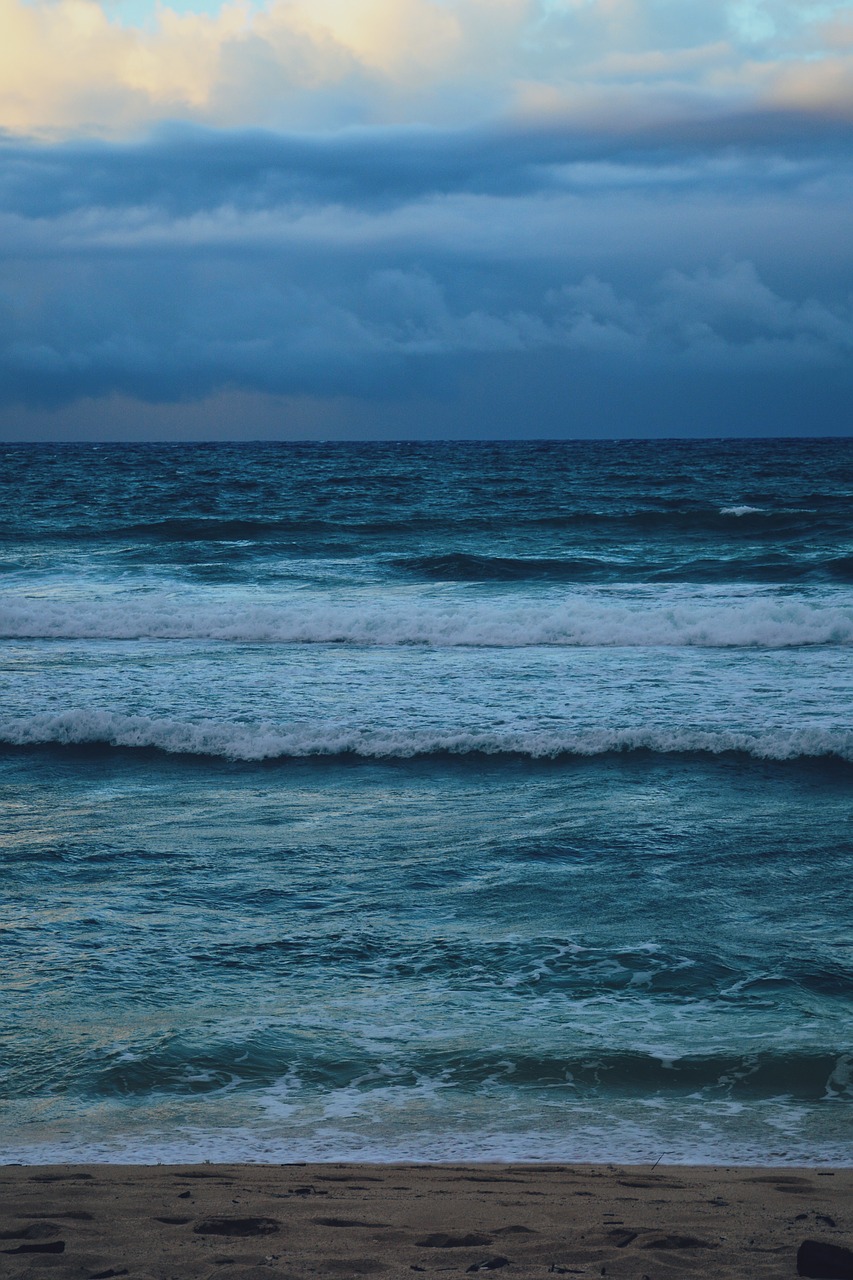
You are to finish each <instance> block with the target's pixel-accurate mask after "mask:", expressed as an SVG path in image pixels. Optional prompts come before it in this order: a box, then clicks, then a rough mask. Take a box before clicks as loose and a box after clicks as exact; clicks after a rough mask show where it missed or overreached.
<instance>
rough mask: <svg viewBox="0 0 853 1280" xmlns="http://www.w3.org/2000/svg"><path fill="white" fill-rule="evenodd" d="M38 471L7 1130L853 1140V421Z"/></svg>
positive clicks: (5, 658) (12, 475) (581, 1151)
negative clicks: (804, 436)
mask: <svg viewBox="0 0 853 1280" xmlns="http://www.w3.org/2000/svg"><path fill="white" fill-rule="evenodd" d="M0 476H2V492H0V515H2V527H0V533H2V544H0V545H2V600H0V663H2V688H0V791H2V830H0V841H1V842H2V872H3V874H2V890H1V891H2V899H3V909H2V921H1V922H0V923H2V929H0V964H2V995H0V1036H2V1062H0V1094H2V1117H3V1118H2V1125H0V1158H2V1159H3V1160H6V1161H9V1160H23V1161H44V1160H101V1159H103V1160H125V1161H146V1162H148V1161H155V1160H196V1159H217V1160H219V1159H223V1160H224V1159H245V1160H276V1161H277V1160H309V1159H319V1160H326V1159H343V1158H353V1159H372V1160H396V1159H406V1160H408V1159H417V1160H445V1159H453V1160H457V1159H524V1160H560V1161H563V1160H611V1159H616V1160H624V1161H627V1160H633V1161H650V1162H652V1161H655V1160H658V1159H662V1160H666V1161H714V1162H725V1163H735V1162H747V1161H753V1162H759V1161H762V1162H771V1163H790V1162H806V1163H813V1162H814V1163H819V1162H844V1163H850V1161H851V1159H853V1034H851V1014H853V928H851V924H853V824H851V818H853V787H852V786H851V784H853V518H852V517H853V442H851V441H842V440H836V441H820V440H818V441H775V442H774V441H764V442H732V441H713V442H693V443H688V442H645V443H633V442H618V443H594V444H593V443H506V444H435V443H434V444H358V445H356V444H281V445H278V444H268V445H267V444H264V445H236V444H235V445H196V446H178V445H176V446H166V445H163V446H160V445H156V446H154V445H152V446H114V447H111V446H100V447H99V446H88V445H79V446H54V445H42V446H31V447H28V446H19V445H15V446H5V447H3V448H2V450H0Z"/></svg>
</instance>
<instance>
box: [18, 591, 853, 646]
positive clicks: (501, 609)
mask: <svg viewBox="0 0 853 1280" xmlns="http://www.w3.org/2000/svg"><path fill="white" fill-rule="evenodd" d="M0 638H3V639H35V640H38V639H47V640H51V639H55V640H199V641H204V640H210V641H223V642H231V643H240V644H353V645H369V646H377V645H379V646H396V645H424V646H434V647H440V648H444V647H459V646H469V647H494V648H523V647H527V646H562V647H599V646H602V647H622V646H625V647H634V646H640V647H644V646H699V647H708V648H730V647H753V648H790V647H797V646H801V645H851V644H853V604H843V605H842V604H829V603H826V602H818V601H807V600H803V599H797V600H794V599H790V598H783V597H778V598H771V597H767V596H763V597H755V596H753V597H744V598H741V599H728V600H720V599H719V598H717V599H705V600H701V599H699V600H692V601H687V602H685V601H682V602H678V601H673V600H672V599H671V598H667V597H665V596H660V597H658V598H656V599H655V598H649V599H646V600H638V599H634V600H632V601H625V600H620V599H614V598H613V597H609V598H607V597H603V596H598V597H590V596H575V597H568V598H565V599H562V600H557V601H554V600H550V601H549V600H545V601H541V600H531V599H530V598H529V597H528V598H526V599H524V600H521V599H518V600H513V601H511V602H510V601H507V600H501V601H498V600H494V599H491V600H482V599H481V600H475V599H472V600H465V601H461V600H458V599H457V600H453V601H447V600H438V599H431V600H430V599H423V598H421V599H419V600H400V599H399V598H394V597H391V598H387V597H386V598H384V599H381V598H380V599H376V598H374V599H372V600H371V601H370V602H357V601H356V602H348V601H344V602H338V601H334V600H328V601H316V600H315V601H306V602H302V601H298V600H293V599H291V600H290V601H288V602H286V603H272V602H265V603H258V604H252V603H250V602H249V600H248V599H246V598H245V597H243V598H240V599H237V600H234V601H233V602H232V601H228V602H225V601H222V602H210V601H206V602H204V603H202V602H200V601H198V600H197V599H194V598H191V597H185V598H183V599H178V598H176V597H173V596H168V595H165V594H155V593H151V594H147V595H146V596H145V597H144V598H140V597H133V598H124V599H121V600H116V599H111V600H103V601H96V600H55V599H41V598H29V597H25V596H20V597H17V598H16V597H11V596H9V597H7V598H6V599H5V601H4V603H3V606H2V609H0Z"/></svg>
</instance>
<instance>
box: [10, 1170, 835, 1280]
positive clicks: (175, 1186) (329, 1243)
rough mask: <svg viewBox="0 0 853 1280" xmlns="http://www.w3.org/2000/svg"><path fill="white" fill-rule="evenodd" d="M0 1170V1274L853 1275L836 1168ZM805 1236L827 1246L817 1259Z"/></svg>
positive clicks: (15, 1278)
mask: <svg viewBox="0 0 853 1280" xmlns="http://www.w3.org/2000/svg"><path fill="white" fill-rule="evenodd" d="M0 1182H2V1199H0V1205H2V1213H0V1273H2V1275H3V1276H8V1277H10V1280H36V1278H37V1277H38V1278H41V1277H52V1278H54V1280H60V1278H64V1277H66V1276H67V1277H75V1278H76V1277H86V1280H110V1278H111V1277H119V1276H127V1277H128V1280H143V1278H151V1280H191V1278H192V1277H196V1276H198V1277H205V1280H207V1278H208V1277H221V1278H222V1280H285V1278H286V1277H309V1276H310V1277H316V1276H335V1277H347V1276H354V1277H355V1276H372V1275H377V1276H378V1275H381V1276H389V1277H392V1276H407V1277H411V1276H412V1275H413V1274H418V1273H420V1274H424V1275H429V1274H431V1273H439V1272H441V1273H456V1274H466V1273H469V1272H471V1273H476V1272H478V1271H502V1272H503V1273H504V1274H506V1275H507V1276H512V1275H517V1276H546V1275H568V1276H607V1277H613V1278H614V1280H618V1278H620V1277H624V1278H625V1280H629V1278H630V1280H643V1277H648V1280H657V1278H658V1277H660V1278H665V1277H673V1278H674V1277H685V1276H693V1275H696V1276H706V1275H707V1276H715V1277H720V1278H723V1277H756V1278H759V1277H768V1280H769V1278H770V1277H773V1280H781V1278H782V1277H785V1276H795V1275H797V1273H798V1251H800V1266H801V1268H802V1267H804V1268H805V1270H804V1271H801V1274H812V1275H826V1276H840V1275H848V1274H853V1271H847V1270H845V1269H844V1268H845V1266H846V1265H847V1263H846V1261H845V1252H844V1251H845V1250H846V1249H847V1248H849V1246H851V1245H853V1196H851V1192H853V1170H850V1169H792V1168H775V1169H769V1168H765V1169H760V1168H751V1169H750V1168H729V1169H722V1168H711V1167H701V1168H697V1167H692V1168H688V1167H683V1166H679V1167H662V1166H658V1167H657V1168H656V1169H651V1168H649V1167H626V1166H616V1165H586V1166H562V1165H561V1166H553V1165H548V1166H542V1165H539V1166H529V1165H526V1166H521V1165H452V1166H448V1165H442V1166H423V1165H351V1164H324V1165H193V1166H190V1165H184V1166H175V1165H162V1166H156V1167H144V1166H114V1165H89V1166H83V1165H65V1166H51V1167H34V1166H6V1167H4V1168H3V1169H2V1171H0ZM804 1241H814V1242H817V1243H818V1244H821V1245H829V1246H830V1249H829V1251H828V1252H826V1253H825V1254H824V1261H823V1262H821V1259H820V1254H819V1251H816V1250H814V1249H812V1247H811V1246H807V1248H806V1250H805V1252H803V1251H802V1248H801V1247H802V1245H803V1242H804ZM811 1257H813V1258H814V1259H816V1261H813V1262H811V1263H810V1261H809V1259H810V1258H811ZM826 1259H828V1261H826ZM850 1262H851V1263H853V1255H851V1257H850ZM809 1267H811V1269H809Z"/></svg>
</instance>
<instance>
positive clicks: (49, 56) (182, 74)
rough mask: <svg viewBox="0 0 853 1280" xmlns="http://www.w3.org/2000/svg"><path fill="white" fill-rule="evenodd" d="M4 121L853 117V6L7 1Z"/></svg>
mask: <svg viewBox="0 0 853 1280" xmlns="http://www.w3.org/2000/svg"><path fill="white" fill-rule="evenodd" d="M0 28H1V29H2V32H3V40H2V44H0V127H2V128H5V129H6V130H10V131H12V132H18V133H30V134H36V135H38V134H41V135H45V136H62V135H66V136H67V135H73V134H75V133H94V134H102V135H121V134H127V133H132V132H134V131H136V132H138V131H140V130H144V129H146V128H147V127H149V126H150V125H151V124H152V123H155V122H157V121H162V120H174V119H186V120H193V121H197V122H206V123H209V124H213V125H228V126H240V125H258V126H264V127H275V128H300V129H324V128H329V127H340V126H341V125H345V124H350V125H352V124H376V123H400V122H412V123H430V122H432V123H441V124H451V125H461V124H471V123H472V122H473V121H475V120H486V119H494V118H500V117H503V118H507V117H511V116H513V115H521V116H522V117H524V116H527V117H530V116H536V117H543V116H544V117H554V116H557V117H560V116H568V117H572V116H580V117H585V118H588V119H595V118H602V119H604V120H611V121H615V120H618V119H619V118H621V119H623V120H627V121H631V122H633V121H634V120H635V119H642V118H650V117H657V118H662V117H666V116H671V117H673V118H681V117H683V116H684V115H685V114H689V112H691V111H693V112H696V111H700V112H704V113H707V112H708V111H716V112H718V113H719V112H725V111H730V110H732V109H741V108H743V107H744V106H745V105H746V106H748V105H750V104H752V105H755V104H759V103H762V102H766V103H768V104H771V105H773V106H778V105H782V106H786V105H787V106H792V107H801V106H806V107H809V108H811V107H813V106H815V105H819V106H820V108H821V109H822V110H832V109H834V107H835V106H839V107H840V109H841V110H842V111H846V110H847V106H848V104H849V102H850V99H851V88H850V68H849V66H848V64H847V56H848V55H847V51H848V50H849V49H850V48H851V41H853V35H851V31H853V5H850V4H842V5H838V4H835V5H833V4H809V3H794V0H731V3H727V4H725V3H721V4H719V5H697V4H695V2H694V0H689V2H688V0H668V2H667V3H662V2H661V0H267V3H261V4H258V3H249V0H225V2H224V3H223V4H222V5H221V7H219V8H217V9H213V10H211V11H210V12H207V13H190V12H186V13H179V12H177V11H176V10H175V9H172V8H170V7H169V5H168V4H161V5H159V6H158V7H157V8H156V10H154V11H153V16H152V19H151V21H150V22H147V23H146V24H144V25H141V26H133V25H129V24H126V23H122V22H121V21H120V20H119V19H118V18H117V17H115V16H113V17H112V18H111V17H110V16H109V12H108V10H107V9H105V8H104V7H103V4H102V3H99V2H98V0H0Z"/></svg>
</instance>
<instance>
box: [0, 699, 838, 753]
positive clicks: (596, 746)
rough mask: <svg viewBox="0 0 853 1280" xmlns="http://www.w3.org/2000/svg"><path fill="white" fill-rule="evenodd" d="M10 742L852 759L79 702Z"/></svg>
mask: <svg viewBox="0 0 853 1280" xmlns="http://www.w3.org/2000/svg"><path fill="white" fill-rule="evenodd" d="M0 743H4V744H6V745H7V746H9V747H34V746H62V747H69V748H75V747H103V748H128V749H132V750H138V751H151V750H154V751H158V752H164V753H167V754H170V755H191V756H208V757H211V758H220V759H224V760H245V761H261V760H287V759H310V758H313V757H316V758H329V759H334V758H346V757H352V758H360V759H365V760H382V759H388V760H393V759H398V760H408V759H414V758H418V757H431V756H463V757H464V756H482V757H489V756H497V757H507V756H514V757H523V758H528V759H531V760H547V759H558V758H561V757H569V758H570V757H586V756H603V755H611V754H621V753H624V752H647V753H651V754H653V755H663V756H685V755H687V756H691V755H706V756H718V755H722V754H728V753H737V754H740V755H744V756H750V757H753V758H755V759H759V760H778V761H783V760H798V759H804V760H805V759H821V758H825V759H835V760H838V761H842V762H844V763H853V731H848V730H843V729H837V730H836V729H818V728H812V729H809V728H805V729H775V730H771V731H765V732H761V733H758V732H757V733H748V732H743V731H733V730H726V729H708V730H702V729H654V728H645V727H642V728H626V729H606V728H602V729H588V730H579V731H569V732H561V731H559V730H555V731H552V730H528V731H524V730H518V731H503V732H501V731H498V730H493V731H488V732H471V731H462V730H460V731H445V732H431V731H429V730H423V731H416V730H407V729H399V730H381V729H380V730H364V729H341V728H337V727H325V726H321V727H316V726H314V725H305V726H294V727H291V728H282V727H281V726H278V725H274V724H264V723H260V724H254V725H251V724H245V723H240V722H230V721H225V722H223V721H215V720H194V721H180V720H171V719H167V718H153V717H147V716H129V715H122V714H119V713H116V712H110V711H92V710H73V711H66V712H60V713H55V714H51V713H37V714H34V715H32V716H26V717H24V716H19V717H7V718H3V719H0Z"/></svg>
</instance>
